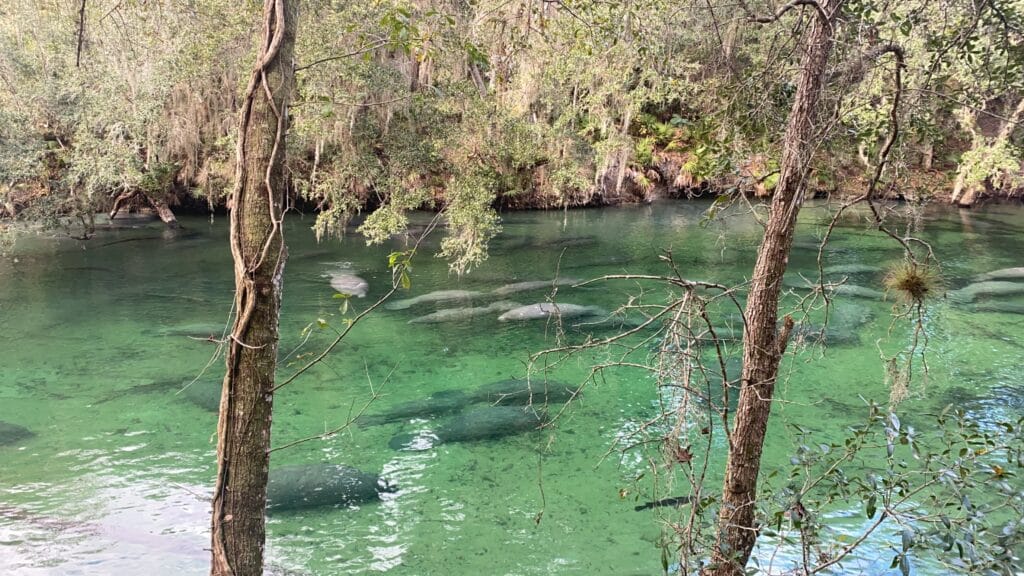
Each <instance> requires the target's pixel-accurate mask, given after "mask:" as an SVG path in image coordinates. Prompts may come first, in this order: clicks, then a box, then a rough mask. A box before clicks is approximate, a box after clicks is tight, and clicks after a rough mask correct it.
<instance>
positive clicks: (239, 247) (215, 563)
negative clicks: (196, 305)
mask: <svg viewBox="0 0 1024 576" xmlns="http://www.w3.org/2000/svg"><path fill="white" fill-rule="evenodd" d="M296 21H297V1H296V0H264V7H263V36H262V42H261V47H260V51H259V56H258V58H257V63H256V66H255V67H254V69H253V73H252V76H251V78H250V80H249V84H248V87H247V89H246V92H245V97H244V99H243V101H242V108H241V111H240V113H239V115H240V118H239V126H238V147H237V161H236V162H237V163H236V166H235V187H234V190H233V192H232V195H231V202H230V206H231V231H230V242H231V255H232V257H233V259H234V268H235V303H234V306H235V317H234V324H233V326H232V329H231V336H230V337H229V338H230V341H229V343H228V350H227V371H226V374H225V376H224V387H223V391H222V393H221V401H220V418H219V421H218V424H217V437H218V444H217V483H216V487H215V489H214V493H213V515H212V519H211V528H212V561H211V569H210V573H211V574H212V575H214V576H262V573H263V549H264V539H265V529H264V520H265V518H264V511H265V507H266V484H267V472H268V466H269V461H270V458H269V452H268V451H269V448H270V424H271V409H272V405H273V393H272V390H273V384H274V371H275V369H276V365H277V344H278V319H279V314H280V306H281V276H282V272H283V269H284V260H285V255H286V251H285V244H284V236H283V232H282V228H281V217H282V213H283V210H282V207H283V201H284V196H285V194H284V191H285V173H284V152H285V142H284V137H285V131H286V129H287V107H288V102H289V99H290V97H291V92H292V90H293V85H294V71H293V52H294V44H295V25H296Z"/></svg>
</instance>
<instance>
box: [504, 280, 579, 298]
mask: <svg viewBox="0 0 1024 576" xmlns="http://www.w3.org/2000/svg"><path fill="white" fill-rule="evenodd" d="M580 282H582V280H580V279H578V278H555V279H554V280H531V281H529V282H516V283H514V284H506V285H504V286H501V287H498V288H495V289H494V290H492V291H491V293H492V294H494V295H496V296H508V295H509V294H515V293H517V292H528V291H530V290H540V289H543V288H551V287H553V286H572V285H573V284H579V283H580Z"/></svg>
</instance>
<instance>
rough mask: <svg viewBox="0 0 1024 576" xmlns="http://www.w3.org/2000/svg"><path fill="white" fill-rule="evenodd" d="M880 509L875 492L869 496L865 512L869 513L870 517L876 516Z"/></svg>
mask: <svg viewBox="0 0 1024 576" xmlns="http://www.w3.org/2000/svg"><path fill="white" fill-rule="evenodd" d="M877 510H878V497H877V496H875V495H874V494H872V495H871V497H869V498H868V502H867V506H866V507H865V510H864V513H865V514H867V516H868V518H874V517H875V512H876V511H877Z"/></svg>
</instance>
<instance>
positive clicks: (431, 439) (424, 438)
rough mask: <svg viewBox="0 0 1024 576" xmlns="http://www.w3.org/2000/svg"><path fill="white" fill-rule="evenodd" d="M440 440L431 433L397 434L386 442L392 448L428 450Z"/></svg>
mask: <svg viewBox="0 0 1024 576" xmlns="http://www.w3.org/2000/svg"><path fill="white" fill-rule="evenodd" d="M440 441H441V440H440V439H439V438H438V437H437V436H436V435H435V434H433V433H430V432H426V431H423V432H418V433H416V434H398V435H396V436H395V437H393V438H392V439H391V441H390V442H388V446H390V447H391V449H392V450H429V449H431V448H433V447H434V445H435V444H438V443H439V442H440Z"/></svg>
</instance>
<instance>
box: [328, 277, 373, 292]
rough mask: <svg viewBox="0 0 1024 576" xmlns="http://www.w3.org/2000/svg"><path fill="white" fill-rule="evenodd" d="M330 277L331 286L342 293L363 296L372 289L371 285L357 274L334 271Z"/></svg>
mask: <svg viewBox="0 0 1024 576" xmlns="http://www.w3.org/2000/svg"><path fill="white" fill-rule="evenodd" d="M330 277H331V288H334V289H335V290H336V291H338V292H340V293H341V294H348V295H349V296H355V297H357V298H362V297H364V296H366V291H367V290H369V289H370V285H369V284H368V283H367V282H366V280H363V279H362V278H360V277H359V276H356V275H355V274H344V273H334V274H330Z"/></svg>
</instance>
